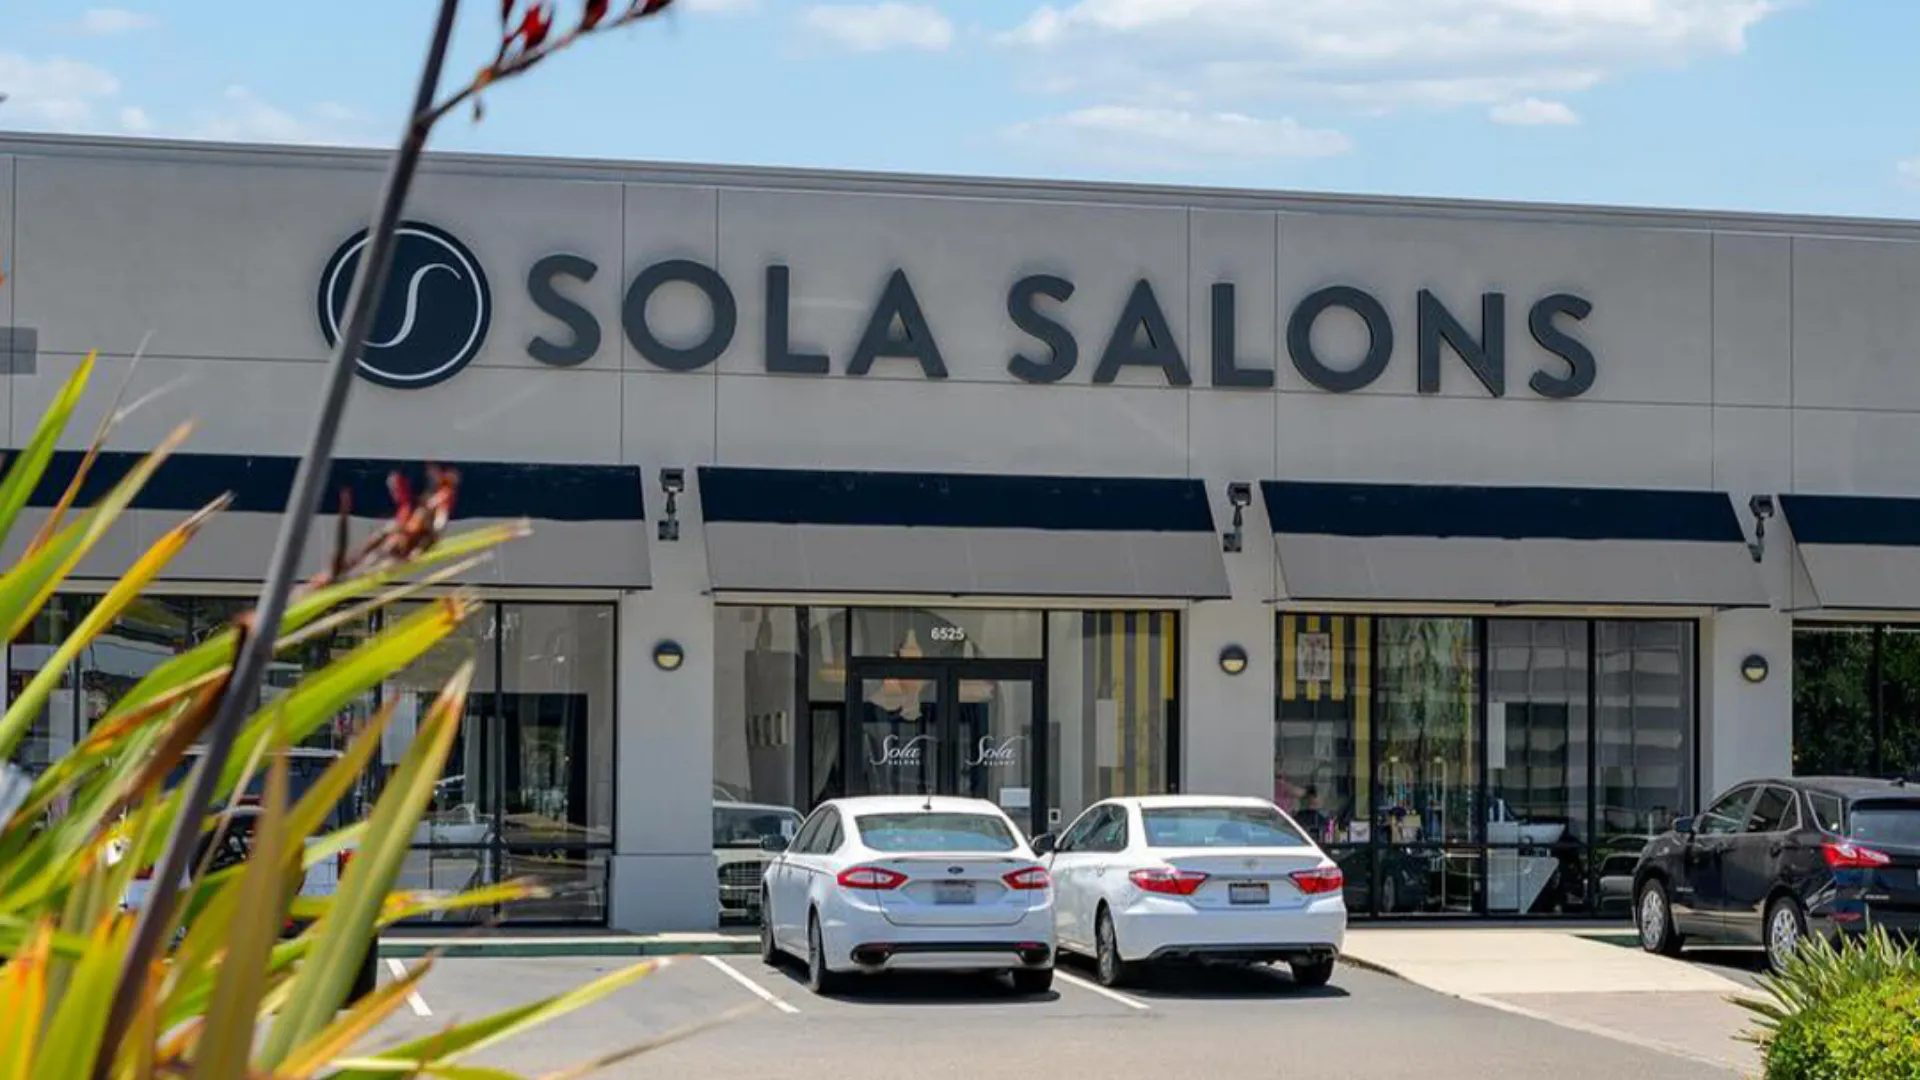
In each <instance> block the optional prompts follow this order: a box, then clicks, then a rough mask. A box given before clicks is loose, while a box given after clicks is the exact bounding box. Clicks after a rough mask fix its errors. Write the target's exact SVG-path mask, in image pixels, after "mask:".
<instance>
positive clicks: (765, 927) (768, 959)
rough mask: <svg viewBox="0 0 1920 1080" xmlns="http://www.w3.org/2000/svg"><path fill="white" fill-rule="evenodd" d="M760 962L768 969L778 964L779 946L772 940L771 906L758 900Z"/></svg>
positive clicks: (762, 899) (762, 900) (763, 898)
mask: <svg viewBox="0 0 1920 1080" xmlns="http://www.w3.org/2000/svg"><path fill="white" fill-rule="evenodd" d="M760 962H761V963H763V964H765V965H767V966H768V967H774V966H776V965H778V964H779V963H780V946H779V945H778V944H776V943H775V942H774V940H773V905H771V904H769V903H768V902H767V897H765V896H762V897H761V898H760Z"/></svg>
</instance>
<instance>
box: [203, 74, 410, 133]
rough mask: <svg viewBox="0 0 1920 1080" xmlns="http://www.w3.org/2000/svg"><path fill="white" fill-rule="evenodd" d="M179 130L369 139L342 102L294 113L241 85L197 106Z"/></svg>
mask: <svg viewBox="0 0 1920 1080" xmlns="http://www.w3.org/2000/svg"><path fill="white" fill-rule="evenodd" d="M183 134H185V135H186V136H187V137H188V138H194V139H211V140H214V141H217V142H260V143H299V144H306V145H328V146H355V145H363V144H366V143H368V142H370V141H372V140H370V139H369V138H368V137H367V135H366V133H365V132H364V130H363V126H362V123H361V118H360V116H359V115H358V114H357V113H355V112H354V111H353V110H351V109H348V108H346V107H345V106H343V105H336V104H333V103H331V102H322V103H321V104H319V105H316V106H313V107H312V108H310V109H308V110H306V112H305V113H294V112H289V111H288V110H286V109H283V108H281V107H279V106H277V105H274V104H272V103H271V102H268V101H265V100H262V99H261V98H259V97H258V96H256V95H255V94H254V93H253V91H251V90H249V89H247V88H246V87H244V86H229V87H227V90H226V92H225V93H224V94H222V95H221V97H220V103H219V104H218V105H216V106H214V107H212V108H207V109H201V110H199V111H198V112H197V113H196V114H195V115H194V118H193V120H192V122H191V123H190V124H188V125H187V126H186V128H185V130H184V132H183Z"/></svg>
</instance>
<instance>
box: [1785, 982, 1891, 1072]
mask: <svg viewBox="0 0 1920 1080" xmlns="http://www.w3.org/2000/svg"><path fill="white" fill-rule="evenodd" d="M1766 1066H1767V1072H1766V1075H1767V1080H1920V979H1912V978H1907V977H1900V978H1894V979H1887V980H1883V981H1881V982H1880V983H1877V984H1875V985H1872V986H1868V987H1865V988H1863V989H1860V990H1856V991H1854V992H1853V993H1851V994H1848V995H1846V996H1845V997H1842V998H1840V999H1838V1000H1836V1001H1832V1002H1828V1003H1827V1004H1825V1005H1823V1006H1822V1007H1820V1008H1818V1009H1813V1010H1810V1011H1806V1012H1801V1013H1796V1014H1794V1015H1793V1016H1792V1017H1790V1018H1788V1019H1787V1021H1786V1022H1785V1023H1783V1024H1781V1025H1780V1027H1779V1028H1778V1029H1777V1030H1776V1031H1775V1032H1774V1034H1773V1039H1772V1042H1771V1043H1770V1044H1769V1045H1768V1047H1767V1055H1766Z"/></svg>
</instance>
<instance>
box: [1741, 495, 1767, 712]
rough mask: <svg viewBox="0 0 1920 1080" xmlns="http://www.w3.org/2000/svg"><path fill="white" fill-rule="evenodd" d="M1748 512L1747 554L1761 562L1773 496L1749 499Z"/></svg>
mask: <svg viewBox="0 0 1920 1080" xmlns="http://www.w3.org/2000/svg"><path fill="white" fill-rule="evenodd" d="M1747 512H1748V513H1750V514H1752V515H1753V539H1752V540H1749V541H1748V542H1747V554H1749V555H1751V556H1753V561H1754V562H1759V561H1760V557H1761V556H1762V555H1765V554H1766V552H1767V519H1768V518H1770V517H1772V516H1773V496H1771V495H1755V496H1754V497H1753V498H1751V499H1748V500H1747ZM1756 681H1757V680H1756Z"/></svg>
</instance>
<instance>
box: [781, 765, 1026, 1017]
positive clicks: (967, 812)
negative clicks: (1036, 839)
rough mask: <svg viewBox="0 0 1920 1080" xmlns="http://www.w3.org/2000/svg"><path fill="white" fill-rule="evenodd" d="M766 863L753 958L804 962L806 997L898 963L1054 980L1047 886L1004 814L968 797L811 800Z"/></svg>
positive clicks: (1022, 985) (1022, 986)
mask: <svg viewBox="0 0 1920 1080" xmlns="http://www.w3.org/2000/svg"><path fill="white" fill-rule="evenodd" d="M766 844H767V847H768V849H769V850H777V851H778V852H779V854H778V856H777V857H776V858H774V859H773V860H772V861H771V862H770V863H768V864H767V872H766V875H765V878H764V879H763V885H762V888H763V889H764V890H765V894H764V896H763V897H762V899H761V903H760V957H761V959H762V960H765V961H766V962H767V963H774V962H776V961H777V960H778V958H779V956H780V954H782V953H785V954H788V955H792V956H797V957H802V958H804V959H805V960H806V962H807V983H808V985H809V986H811V987H812V988H813V990H814V992H815V993H822V994H825V993H832V992H833V991H834V990H836V989H838V988H839V987H840V986H841V985H842V984H843V983H844V982H845V981H846V979H847V977H848V976H850V975H854V974H857V973H878V972H883V971H898V970H902V969H916V970H929V969H930V970H940V971H986V972H1008V973H1010V974H1011V976H1012V978H1013V985H1014V988H1015V989H1016V990H1018V991H1020V992H1022V993H1028V994H1037V993H1041V992H1043V991H1045V990H1047V989H1048V988H1049V987H1051V986H1052V985H1053V953H1054V936H1053V889H1052V887H1051V883H1050V881H1049V879H1048V876H1047V871H1046V868H1045V867H1043V866H1041V865H1040V861H1039V858H1038V857H1037V856H1035V855H1034V853H1033V849H1032V848H1030V847H1028V846H1027V842H1026V840H1025V839H1024V838H1023V837H1022V836H1021V835H1020V830H1019V829H1018V828H1017V827H1016V826H1015V825H1014V823H1013V821H1012V820H1011V819H1010V818H1008V817H1007V815H1006V814H1005V813H1004V812H1003V811H1001V809H1000V808H999V807H997V806H995V805H993V804H992V803H989V802H984V801H982V800H978V799H955V798H944V797H934V798H926V797H919V796H915V797H904V796H883V797H869V798H857V799H835V800H833V801H831V802H827V803H823V804H821V806H820V808H819V809H817V810H815V811H814V812H813V814H812V816H810V817H808V818H807V821H806V824H805V825H802V826H801V827H800V831H799V833H798V834H796V835H795V836H794V838H793V841H792V843H791V844H784V843H783V841H782V840H781V838H779V837H769V838H768V840H767V842H766Z"/></svg>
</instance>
